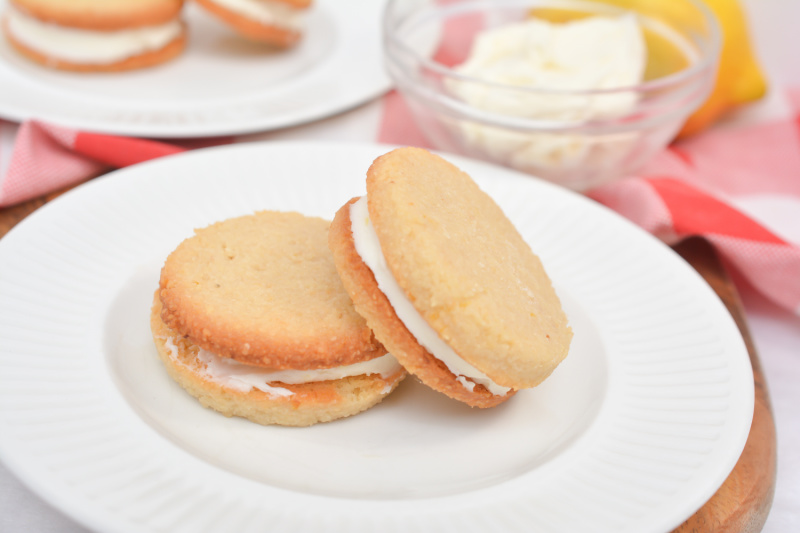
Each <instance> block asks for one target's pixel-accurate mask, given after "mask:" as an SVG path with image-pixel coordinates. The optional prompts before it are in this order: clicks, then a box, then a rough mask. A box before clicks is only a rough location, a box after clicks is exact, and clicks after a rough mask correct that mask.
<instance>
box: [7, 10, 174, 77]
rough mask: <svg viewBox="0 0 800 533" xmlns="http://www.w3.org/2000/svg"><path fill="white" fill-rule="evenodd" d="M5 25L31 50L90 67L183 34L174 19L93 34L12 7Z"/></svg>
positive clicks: (146, 50) (152, 48)
mask: <svg viewBox="0 0 800 533" xmlns="http://www.w3.org/2000/svg"><path fill="white" fill-rule="evenodd" d="M6 23H7V27H8V31H9V32H10V33H11V34H12V35H13V36H14V38H15V39H16V40H17V41H19V42H21V43H22V44H24V45H25V46H27V47H29V48H31V49H32V50H36V51H37V52H39V53H41V54H43V55H45V56H48V57H53V58H57V59H62V60H65V61H71V62H74V63H90V64H109V63H115V62H117V61H122V60H124V59H127V58H129V57H132V56H136V55H139V54H142V53H145V52H150V51H153V50H159V49H161V48H163V47H165V46H166V45H167V44H169V43H170V42H171V41H173V40H174V39H176V38H177V37H178V36H179V35H180V34H181V32H183V26H182V24H181V22H180V20H177V19H176V20H173V21H170V22H167V23H166V24H162V25H159V26H145V27H141V28H133V29H128V30H116V31H94V30H83V29H77V28H68V27H66V26H58V25H56V24H49V23H45V22H40V21H39V20H36V19H34V18H32V17H29V16H27V15H25V14H23V13H20V12H19V11H18V10H16V9H12V8H9V9H8V11H7V13H6Z"/></svg>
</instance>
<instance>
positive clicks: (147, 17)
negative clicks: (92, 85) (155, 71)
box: [3, 0, 187, 72]
mask: <svg viewBox="0 0 800 533" xmlns="http://www.w3.org/2000/svg"><path fill="white" fill-rule="evenodd" d="M182 7H183V0H9V6H8V9H7V11H6V13H5V14H4V19H3V30H4V33H5V36H6V39H7V40H8V42H9V43H10V44H11V46H12V47H13V48H14V49H15V50H17V51H18V52H19V53H20V54H22V55H23V56H25V57H27V58H28V59H31V60H32V61H35V62H36V63H39V64H42V65H45V66H48V67H52V68H57V69H62V70H70V71H79V72H115V71H123V70H132V69H138V68H145V67H151V66H154V65H158V64H161V63H164V62H166V61H169V60H170V59H173V58H174V57H176V56H178V55H180V54H181V52H182V51H183V50H184V48H185V46H186V39H187V32H186V25H185V24H184V23H183V21H182V19H181V10H182Z"/></svg>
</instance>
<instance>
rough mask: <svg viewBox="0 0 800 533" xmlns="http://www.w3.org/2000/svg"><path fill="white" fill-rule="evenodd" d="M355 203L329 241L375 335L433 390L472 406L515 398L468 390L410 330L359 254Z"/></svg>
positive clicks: (339, 217)
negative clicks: (352, 212) (352, 214)
mask: <svg viewBox="0 0 800 533" xmlns="http://www.w3.org/2000/svg"><path fill="white" fill-rule="evenodd" d="M356 200H357V198H354V199H353V200H351V201H350V202H348V203H347V204H345V205H344V206H343V207H342V208H341V209H339V211H338V212H337V213H336V216H335V217H334V219H333V222H332V223H331V228H330V231H329V234H328V238H329V243H330V247H331V251H332V252H333V256H334V261H335V262H336V267H337V269H338V270H339V275H340V277H341V278H342V283H343V284H344V286H345V288H346V289H347V292H348V293H350V296H351V297H352V299H353V305H354V306H355V308H356V311H358V312H359V313H360V314H361V315H362V316H363V317H364V318H365V319H366V320H367V324H368V325H369V326H370V328H372V330H373V331H374V332H375V336H376V337H378V338H379V339H381V342H382V343H383V345H384V346H385V347H386V348H387V349H388V350H389V351H390V353H392V355H394V356H395V357H396V358H397V360H398V361H400V364H402V365H403V367H404V368H405V369H406V370H408V371H409V372H411V373H412V374H414V375H415V376H417V377H418V378H419V379H420V381H422V382H423V383H425V384H426V385H428V386H429V387H431V388H432V389H434V390H437V391H439V392H442V393H444V394H446V395H447V396H449V397H451V398H453V399H456V400H459V401H462V402H464V403H466V404H468V405H471V406H472V407H493V406H495V405H498V404H500V403H502V402H504V401H506V400H507V399H509V398H510V397H511V396H513V395H514V393H515V391H513V390H511V391H509V392H508V393H507V394H505V395H495V394H492V393H491V392H489V391H488V390H487V389H486V388H485V387H484V386H483V385H476V386H475V388H474V389H473V390H471V391H470V390H468V389H467V388H465V387H464V386H463V385H462V384H461V383H459V382H458V381H457V380H456V376H455V375H453V373H452V372H450V370H449V369H448V368H447V367H446V366H445V364H444V363H443V362H442V361H440V360H439V359H437V358H436V357H434V356H433V355H431V353H430V352H428V350H426V349H425V348H424V347H423V346H422V345H421V344H419V342H417V340H416V338H415V337H414V335H412V334H411V332H409V331H408V329H407V328H406V326H405V325H404V324H403V322H402V321H401V320H400V319H399V318H398V317H397V315H396V314H395V312H394V309H393V308H392V304H391V303H389V300H388V299H387V298H386V296H385V295H384V294H383V292H381V290H380V289H379V288H378V284H377V282H376V281H375V276H374V275H373V273H372V271H371V270H370V269H369V267H368V266H367V265H366V264H365V263H364V261H363V260H362V259H361V256H360V255H359V254H358V252H357V251H356V248H355V243H354V242H353V233H352V230H351V229H350V227H351V220H350V205H351V204H352V203H353V202H355V201H356Z"/></svg>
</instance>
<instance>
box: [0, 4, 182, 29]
mask: <svg viewBox="0 0 800 533" xmlns="http://www.w3.org/2000/svg"><path fill="white" fill-rule="evenodd" d="M10 3H11V5H12V6H14V7H15V8H17V9H18V10H20V11H21V12H23V13H25V14H27V15H29V16H32V17H35V18H37V19H39V20H41V21H43V22H50V23H53V24H58V25H61V26H69V27H73V28H82V29H87V30H101V31H102V30H109V31H111V30H119V29H123V28H132V27H139V26H156V25H159V24H163V23H165V22H168V21H170V20H172V19H174V18H176V17H178V15H179V14H180V11H181V9H182V7H183V0H10Z"/></svg>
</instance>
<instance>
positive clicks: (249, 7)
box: [214, 0, 306, 30]
mask: <svg viewBox="0 0 800 533" xmlns="http://www.w3.org/2000/svg"><path fill="white" fill-rule="evenodd" d="M214 3H216V4H218V5H220V6H222V7H224V8H226V9H229V10H230V11H233V12H234V13H238V14H239V15H242V16H245V17H247V18H250V19H253V20H255V21H257V22H259V23H261V24H267V25H270V26H280V27H282V28H289V29H292V30H299V29H302V26H303V16H304V15H305V12H306V9H300V8H296V7H292V6H290V5H288V4H285V3H283V2H274V1H272V0H214Z"/></svg>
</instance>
